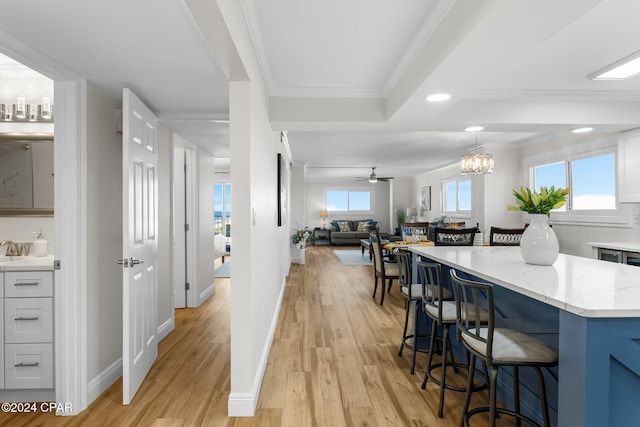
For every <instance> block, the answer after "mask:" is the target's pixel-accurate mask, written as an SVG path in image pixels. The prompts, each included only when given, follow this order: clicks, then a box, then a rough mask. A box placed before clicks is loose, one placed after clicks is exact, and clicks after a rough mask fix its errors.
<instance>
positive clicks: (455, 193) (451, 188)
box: [442, 177, 471, 214]
mask: <svg viewBox="0 0 640 427" xmlns="http://www.w3.org/2000/svg"><path fill="white" fill-rule="evenodd" d="M442 211H443V213H445V214H469V213H470V212H471V178H467V177H462V178H457V179H451V180H446V181H442Z"/></svg>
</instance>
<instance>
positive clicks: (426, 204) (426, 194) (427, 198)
mask: <svg viewBox="0 0 640 427" xmlns="http://www.w3.org/2000/svg"><path fill="white" fill-rule="evenodd" d="M420 208H421V209H422V211H423V212H424V211H430V210H431V186H430V185H427V186H426V187H422V191H421V194H420Z"/></svg>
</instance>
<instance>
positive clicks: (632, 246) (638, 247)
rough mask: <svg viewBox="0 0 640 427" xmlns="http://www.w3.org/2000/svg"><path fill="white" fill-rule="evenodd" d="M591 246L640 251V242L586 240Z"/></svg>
mask: <svg viewBox="0 0 640 427" xmlns="http://www.w3.org/2000/svg"><path fill="white" fill-rule="evenodd" d="M587 245H589V246H591V247H593V248H604V249H613V250H618V251H630V252H640V242H587Z"/></svg>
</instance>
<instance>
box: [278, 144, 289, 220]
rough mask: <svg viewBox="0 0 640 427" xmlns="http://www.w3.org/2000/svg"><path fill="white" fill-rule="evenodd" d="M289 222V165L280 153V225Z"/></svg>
mask: <svg viewBox="0 0 640 427" xmlns="http://www.w3.org/2000/svg"><path fill="white" fill-rule="evenodd" d="M286 223H287V165H286V164H285V162H284V157H283V156H282V154H280V153H278V227H281V226H283V225H285V224H286Z"/></svg>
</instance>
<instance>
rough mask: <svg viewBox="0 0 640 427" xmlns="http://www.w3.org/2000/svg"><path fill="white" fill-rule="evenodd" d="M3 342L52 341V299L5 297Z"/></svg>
mask: <svg viewBox="0 0 640 427" xmlns="http://www.w3.org/2000/svg"><path fill="white" fill-rule="evenodd" d="M4 342H5V343H44V342H53V300H52V299H51V298H5V300H4Z"/></svg>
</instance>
